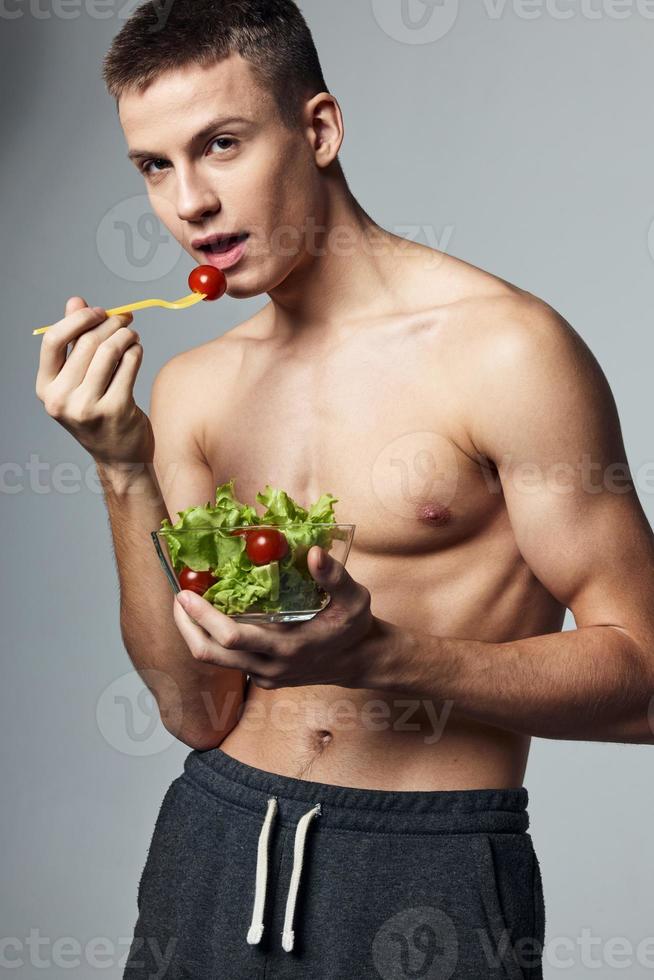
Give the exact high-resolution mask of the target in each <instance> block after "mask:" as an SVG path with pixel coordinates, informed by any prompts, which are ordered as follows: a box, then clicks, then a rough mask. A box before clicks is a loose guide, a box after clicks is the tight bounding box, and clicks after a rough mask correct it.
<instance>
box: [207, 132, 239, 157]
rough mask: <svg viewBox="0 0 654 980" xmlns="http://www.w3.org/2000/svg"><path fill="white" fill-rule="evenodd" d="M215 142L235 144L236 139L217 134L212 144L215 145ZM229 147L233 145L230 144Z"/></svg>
mask: <svg viewBox="0 0 654 980" xmlns="http://www.w3.org/2000/svg"><path fill="white" fill-rule="evenodd" d="M215 143H230V144H231V145H233V146H235V145H236V140H234V139H232V138H231V136H217V137H216V138H215V140H213V141H212V142H211V144H210V145H211V146H213V145H214V144H215ZM227 149H228V150H229V149H231V146H228V147H227ZM219 156H220V154H219Z"/></svg>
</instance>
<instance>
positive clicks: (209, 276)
mask: <svg viewBox="0 0 654 980" xmlns="http://www.w3.org/2000/svg"><path fill="white" fill-rule="evenodd" d="M188 285H189V289H190V290H191V291H192V292H194V293H205V297H204V298H205V300H209V299H211V300H213V299H220V297H221V296H223V295H224V293H225V290H226V289H227V279H226V278H225V273H224V272H223V271H222V269H216V267H215V266H213V265H198V266H197V267H196V268H195V269H192V270H191V274H190V275H189V277H188Z"/></svg>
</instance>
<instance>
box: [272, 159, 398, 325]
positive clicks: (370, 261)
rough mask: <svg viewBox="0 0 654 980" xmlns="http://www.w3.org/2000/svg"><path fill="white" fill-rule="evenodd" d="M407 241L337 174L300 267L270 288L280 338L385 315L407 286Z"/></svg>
mask: <svg viewBox="0 0 654 980" xmlns="http://www.w3.org/2000/svg"><path fill="white" fill-rule="evenodd" d="M403 242H404V243H405V245H406V242H405V240H404V239H402V238H400V237H399V236H397V235H393V234H391V233H390V232H388V231H385V230H384V229H383V228H380V226H379V225H377V224H376V222H374V221H373V220H372V218H370V217H369V215H367V214H366V212H365V211H364V210H363V208H362V207H361V206H360V205H359V203H358V202H357V201H356V200H355V198H354V197H353V196H352V194H351V192H350V190H349V188H348V186H347V184H346V183H345V180H344V179H340V178H337V177H335V178H334V179H333V180H331V181H330V183H329V184H328V187H327V196H326V201H325V202H324V209H323V215H322V218H321V220H320V221H318V220H315V219H314V220H311V219H307V221H306V233H305V237H304V242H303V250H302V252H301V254H300V256H299V258H298V261H297V263H296V265H295V267H294V268H293V270H292V271H291V273H290V274H289V275H288V276H287V277H286V278H285V279H284V281H283V282H282V283H280V284H279V286H276V287H275V288H274V289H272V290H270V291H269V296H270V298H271V300H272V303H271V307H270V315H271V318H272V322H273V332H274V333H275V334H276V335H277V336H278V337H280V339H284V338H289V339H290V338H291V337H293V336H300V335H302V336H303V337H309V336H311V337H318V336H321V337H325V336H327V335H329V334H333V335H335V334H336V333H337V332H338V333H342V332H343V330H344V329H347V328H348V327H351V328H354V327H355V325H356V323H357V321H361V320H363V319H368V320H370V319H371V318H373V317H374V316H375V315H381V314H383V313H384V311H387V310H388V308H389V305H390V304H392V302H393V299H394V298H395V297H397V294H398V289H399V287H400V285H401V281H400V277H399V275H398V272H399V269H400V268H401V252H400V246H401V244H402V243H403ZM405 254H406V253H405Z"/></svg>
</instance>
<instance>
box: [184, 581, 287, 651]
mask: <svg viewBox="0 0 654 980" xmlns="http://www.w3.org/2000/svg"><path fill="white" fill-rule="evenodd" d="M176 599H177V604H178V605H181V606H182V608H184V609H185V611H186V612H187V613H188V615H189V616H192V617H193V619H194V620H195V621H196V622H197V623H198V624H199V625H200V626H201V627H202V628H203V629H204V630H206V632H207V633H209V634H210V636H212V637H213V638H214V639H215V640H216V642H217V643H219V644H220V646H222V647H224V648H225V649H228V650H230V649H231V650H245V651H247V652H248V653H259V654H268V655H269V654H273V653H278V652H280V650H279V647H280V640H281V637H280V636H279V634H277V635H275V634H274V633H272V632H268V631H267V630H263V629H261V628H260V627H258V626H255V625H253V624H251V623H238V622H236V620H234V619H232V617H231V616H226V615H225V613H222V612H220V610H219V609H216V607H215V606H214V605H212V603H210V602H208V601H207V600H206V599H203V598H202V596H200V595H196V594H195V593H194V592H189V591H188V590H183V591H182V592H178V593H177V596H176Z"/></svg>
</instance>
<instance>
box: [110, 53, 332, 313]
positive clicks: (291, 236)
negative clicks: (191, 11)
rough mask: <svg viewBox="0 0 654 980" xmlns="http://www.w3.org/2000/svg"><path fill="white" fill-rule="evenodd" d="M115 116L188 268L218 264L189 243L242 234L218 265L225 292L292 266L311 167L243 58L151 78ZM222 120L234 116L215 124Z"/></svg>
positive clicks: (309, 201)
mask: <svg viewBox="0 0 654 980" xmlns="http://www.w3.org/2000/svg"><path fill="white" fill-rule="evenodd" d="M119 115H120V121H121V124H122V127H123V131H124V133H125V138H126V140H127V144H128V148H129V151H130V154H134V153H136V152H138V153H139V154H141V153H142V154H144V155H143V156H141V155H139V156H138V157H133V159H134V163H135V164H136V166H137V167H138V168H139V170H141V171H142V172H143V174H144V179H145V182H146V187H147V191H148V195H149V198H150V203H151V205H152V208H153V210H154V212H155V214H156V215H157V216H158V217H159V219H160V220H161V221H162V222H163V224H164V225H165V226H166V227H167V228H168V229H169V231H170V232H171V234H172V235H173V236H174V237H175V238H176V240H177V241H178V242H179V243H180V244H181V245H182V247H183V248H184V249H186V251H187V252H188V253H189V254H190V255H192V256H193V258H194V259H195V260H196V261H197V263H198V264H200V265H203V264H220V262H221V259H220V258H219V257H217V256H215V255H214V256H212V255H211V254H209V253H207V252H206V251H204V250H202V249H201V248H200V247H198V246H195V245H194V244H193V243H194V241H195V240H197V239H199V238H206V237H207V236H209V235H212V234H223V233H224V234H232V233H238V234H241V233H248V234H249V237H248V239H247V242H246V245H245V251H244V253H243V256H242V258H240V259H239V261H238V262H237V263H236V264H235V265H234V266H233V267H231V268H226V269H225V275H226V277H227V286H228V289H227V292H228V294H229V295H230V296H237V297H240V298H246V297H248V296H255V295H259V294H261V293H264V292H267V291H269V290H270V289H272V288H274V287H275V286H277V285H278V284H279V283H280V282H282V281H283V280H284V279H285V278H286V277H287V276H288V274H289V273H290V272H291V271H292V269H293V268H294V267H295V266H296V265H297V264H298V263H299V261H300V259H301V257H302V254H303V243H304V237H305V233H306V225H307V220H308V216H309V215H314V216H315V217H316V220H319V219H318V217H317V216H316V215H315V210H316V202H317V198H318V180H317V173H318V168H317V167H316V165H315V159H314V156H313V152H312V148H311V145H310V142H309V140H308V139H306V138H305V137H304V135H303V133H302V132H301V131H298V132H295V133H292V132H290V131H289V130H288V129H286V128H285V127H284V125H283V124H282V122H281V120H280V118H279V115H278V112H277V109H276V106H275V103H274V100H273V97H272V95H270V94H269V93H268V92H266V91H265V90H263V89H262V88H261V87H260V86H259V84H258V83H257V81H256V80H255V78H254V76H253V74H252V72H251V69H250V66H249V64H248V63H247V62H246V61H245V60H244V59H243V58H241V57H240V56H239V55H231V56H230V57H229V58H227V59H225V60H224V61H222V62H220V63H218V64H215V65H212V66H210V67H199V66H196V65H192V66H188V67H186V68H184V69H178V70H175V71H172V72H168V73H166V74H163V75H161V76H160V77H159V78H157V79H156V80H155V81H154V82H153V83H152V84H151V85H150V87H149V88H148V89H147V90H146V91H145V92H144V93H142V94H137V93H131V92H130V93H125V94H123V96H122V97H121V99H120V103H119ZM227 117H230V119H231V117H242V119H243V120H244V121H240V122H238V121H229V122H224V123H222V122H220V120H223V119H226V118H227Z"/></svg>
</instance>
